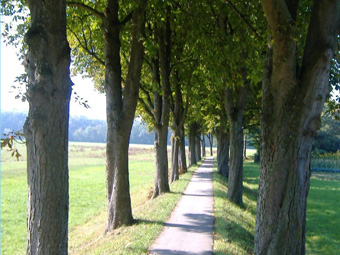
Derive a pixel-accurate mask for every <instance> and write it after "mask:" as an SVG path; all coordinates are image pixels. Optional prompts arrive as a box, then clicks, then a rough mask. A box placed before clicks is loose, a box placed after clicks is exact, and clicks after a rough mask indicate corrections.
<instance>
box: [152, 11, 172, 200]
mask: <svg viewBox="0 0 340 255" xmlns="http://www.w3.org/2000/svg"><path fill="white" fill-rule="evenodd" d="M166 14H167V15H166V24H165V29H164V28H161V29H159V30H158V31H157V33H158V34H157V37H158V45H159V67H160V69H159V70H160V74H161V77H162V79H161V81H160V79H159V75H158V78H157V79H158V80H157V83H158V84H159V83H160V82H161V86H162V95H160V94H159V92H158V91H155V92H154V100H155V103H154V105H155V109H157V110H156V111H157V114H158V115H157V116H156V118H155V151H156V174H155V187H154V191H153V194H152V198H155V197H157V196H158V195H160V194H161V193H164V192H169V191H170V187H169V178H168V173H169V167H168V153H167V138H168V128H169V118H170V95H171V88H170V71H171V70H170V57H171V28H170V6H168V7H167V10H166ZM154 74H157V70H156V69H155V71H154ZM155 78H156V77H155Z"/></svg>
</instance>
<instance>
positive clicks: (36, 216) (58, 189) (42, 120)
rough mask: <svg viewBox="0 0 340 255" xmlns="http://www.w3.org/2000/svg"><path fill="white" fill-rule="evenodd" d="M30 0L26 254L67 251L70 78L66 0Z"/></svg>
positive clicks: (27, 59)
mask: <svg viewBox="0 0 340 255" xmlns="http://www.w3.org/2000/svg"><path fill="white" fill-rule="evenodd" d="M28 4H29V9H30V13H31V24H30V28H29V30H28V32H27V33H26V36H25V40H26V43H27V45H28V48H29V51H28V54H27V56H26V59H25V69H26V72H27V75H28V89H27V100H28V102H29V113H28V117H27V119H26V122H25V125H24V134H25V138H26V146H27V182H28V208H27V214H28V215H27V254H41V255H43V254H67V252H68V238H67V236H68V209H69V203H68V196H69V186H68V122H69V102H70V96H71V80H70V72H69V65H70V48H69V45H68V42H67V39H66V5H65V1H53V0H46V1H33V0H31V1H28ZM13 213H15V212H13Z"/></svg>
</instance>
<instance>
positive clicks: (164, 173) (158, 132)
mask: <svg viewBox="0 0 340 255" xmlns="http://www.w3.org/2000/svg"><path fill="white" fill-rule="evenodd" d="M167 138H168V127H167V126H166V127H165V126H162V127H161V128H156V129H155V152H156V162H155V163H156V175H155V186H154V190H153V194H152V198H155V197H157V196H158V195H160V194H162V193H165V192H169V191H170V187H169V178H168V173H169V169H168V150H167Z"/></svg>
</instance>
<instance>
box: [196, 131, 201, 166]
mask: <svg viewBox="0 0 340 255" xmlns="http://www.w3.org/2000/svg"><path fill="white" fill-rule="evenodd" d="M195 154H196V159H197V161H200V160H201V159H202V157H201V133H200V132H199V131H198V125H197V129H196V135H195Z"/></svg>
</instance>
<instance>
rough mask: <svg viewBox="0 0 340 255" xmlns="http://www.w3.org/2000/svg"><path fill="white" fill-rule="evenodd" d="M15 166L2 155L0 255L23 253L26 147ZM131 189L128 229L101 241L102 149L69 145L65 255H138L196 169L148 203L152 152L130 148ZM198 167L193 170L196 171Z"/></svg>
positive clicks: (103, 208)
mask: <svg viewBox="0 0 340 255" xmlns="http://www.w3.org/2000/svg"><path fill="white" fill-rule="evenodd" d="M17 148H18V149H19V152H20V153H21V154H22V157H21V158H20V161H16V160H15V158H12V157H11V156H10V153H8V152H7V151H6V150H3V151H2V152H1V253H2V254H5V255H6V254H8V255H9V254H10V255H12V254H25V249H26V211H27V209H26V206H27V194H26V193H27V184H26V159H25V147H24V146H17ZM129 155H130V156H129V159H130V187H131V200H132V207H133V215H134V218H135V219H136V221H137V224H135V225H134V226H132V227H124V228H120V229H119V230H118V231H116V232H114V233H112V234H109V235H105V236H104V229H105V221H106V193H105V144H96V143H70V145H69V170H70V177H69V185H70V211H69V253H70V254H112V253H114V254H142V253H143V252H146V251H147V249H148V247H149V245H151V242H152V241H153V240H154V239H155V238H156V237H157V235H158V233H159V232H160V230H161V229H162V224H163V222H164V220H166V219H167V217H168V215H169V214H170V213H171V211H172V208H173V207H174V206H175V205H176V203H177V201H178V200H179V198H180V194H181V192H182V191H183V190H184V188H185V187H186V185H187V183H188V181H189V180H190V177H191V175H192V173H193V171H194V169H195V166H194V167H193V168H190V169H189V171H188V173H187V174H184V175H181V180H180V181H178V182H176V183H174V184H173V185H171V190H172V192H171V193H169V194H166V195H164V196H163V195H162V196H160V197H159V198H157V199H155V200H152V201H151V200H150V199H149V198H150V193H151V192H152V188H153V182H154V151H153V146H152V145H151V146H147V145H143V146H140V145H131V146H130V151H129ZM196 167H197V166H196ZM136 240H137V241H136Z"/></svg>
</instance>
